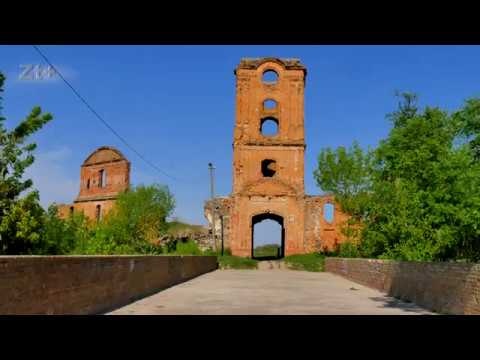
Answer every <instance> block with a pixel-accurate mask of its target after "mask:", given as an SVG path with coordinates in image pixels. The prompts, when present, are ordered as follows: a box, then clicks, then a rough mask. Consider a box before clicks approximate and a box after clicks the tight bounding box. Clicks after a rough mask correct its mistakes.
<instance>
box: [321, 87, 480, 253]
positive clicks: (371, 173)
mask: <svg viewBox="0 0 480 360" xmlns="http://www.w3.org/2000/svg"><path fill="white" fill-rule="evenodd" d="M389 119H390V121H391V123H392V129H391V130H390V133H389V135H388V137H387V138H386V139H384V140H382V141H381V142H380V144H379V145H378V147H377V148H375V149H368V150H366V151H364V150H362V149H361V148H360V146H359V145H358V144H356V143H355V144H353V146H352V147H351V148H349V149H346V148H344V147H340V148H338V149H336V150H332V149H323V150H322V151H321V153H320V155H319V158H318V169H317V170H316V171H315V173H314V176H315V179H316V182H317V184H318V185H319V186H320V187H321V188H322V189H323V190H324V191H327V192H331V193H333V194H334V195H335V197H336V199H337V201H338V202H339V203H340V205H341V207H342V209H343V210H344V211H346V212H348V213H349V214H351V215H352V220H351V221H350V223H349V224H347V226H346V227H345V232H346V233H347V234H348V235H349V238H350V243H349V244H348V245H347V244H346V245H342V247H341V248H340V249H338V251H337V253H338V254H339V255H342V256H350V257H358V256H362V257H373V258H389V259H397V260H411V261H445V260H458V259H465V260H468V261H479V260H480V226H479V224H480V157H479V153H480V152H479V149H480V147H479V144H480V140H479V139H480V125H479V124H480V99H472V100H468V101H467V102H466V103H465V105H464V106H463V107H462V108H460V109H459V110H457V111H454V112H451V113H449V112H447V111H444V110H441V109H439V108H431V107H426V108H425V109H424V110H423V111H420V110H419V109H418V107H417V98H416V96H415V95H412V94H403V95H402V97H401V102H400V104H399V108H398V110H397V111H395V112H394V113H392V114H390V115H389Z"/></svg>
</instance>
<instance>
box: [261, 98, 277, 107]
mask: <svg viewBox="0 0 480 360" xmlns="http://www.w3.org/2000/svg"><path fill="white" fill-rule="evenodd" d="M276 108H277V102H276V101H275V100H272V99H267V100H265V101H264V102H263V110H275V109H276Z"/></svg>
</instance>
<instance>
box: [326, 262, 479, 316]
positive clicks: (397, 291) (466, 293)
mask: <svg viewBox="0 0 480 360" xmlns="http://www.w3.org/2000/svg"><path fill="white" fill-rule="evenodd" d="M325 270H326V271H329V272H331V273H334V274H337V275H341V276H343V277H345V278H347V279H350V280H353V281H355V282H358V283H360V284H362V285H365V286H369V287H372V288H374V289H378V290H380V291H383V292H386V293H387V294H388V295H390V296H394V297H397V298H399V299H402V300H407V301H412V302H414V303H416V304H418V305H420V306H423V307H425V308H427V309H429V310H432V311H436V312H440V313H445V314H459V315H461V314H465V315H470V314H476V315H480V264H467V263H450V262H413V261H412V262H406V261H392V260H373V259H344V258H327V259H326V260H325Z"/></svg>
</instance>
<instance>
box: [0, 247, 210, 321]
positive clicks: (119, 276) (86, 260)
mask: <svg viewBox="0 0 480 360" xmlns="http://www.w3.org/2000/svg"><path fill="white" fill-rule="evenodd" d="M216 268H217V259H216V257H214V256H0V314H78V315H81V314H99V313H103V312H107V311H109V310H112V309H114V308H117V307H120V306H123V305H126V304H128V303H130V302H132V301H134V300H137V299H140V298H142V297H145V296H148V295H151V294H154V293H155V292H157V291H159V290H162V289H165V288H167V287H169V286H172V285H175V284H178V283H181V282H183V281H186V280H189V279H191V278H194V277H196V276H198V275H201V274H204V273H207V272H210V271H213V270H215V269H216Z"/></svg>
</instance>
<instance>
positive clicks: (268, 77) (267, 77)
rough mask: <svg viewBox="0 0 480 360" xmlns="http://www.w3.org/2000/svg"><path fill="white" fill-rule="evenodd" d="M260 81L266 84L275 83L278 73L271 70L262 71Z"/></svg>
mask: <svg viewBox="0 0 480 360" xmlns="http://www.w3.org/2000/svg"><path fill="white" fill-rule="evenodd" d="M262 81H263V82H264V83H266V84H275V83H276V82H277V81H278V74H277V73H276V72H275V71H273V70H267V71H265V72H264V73H263V76H262Z"/></svg>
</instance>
